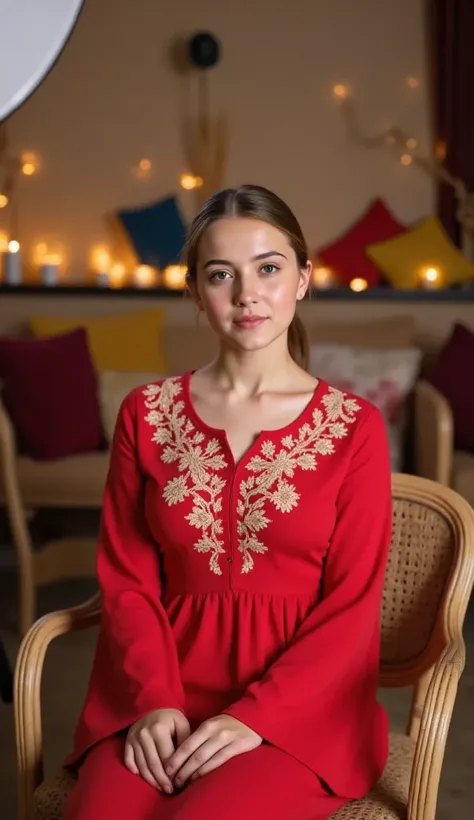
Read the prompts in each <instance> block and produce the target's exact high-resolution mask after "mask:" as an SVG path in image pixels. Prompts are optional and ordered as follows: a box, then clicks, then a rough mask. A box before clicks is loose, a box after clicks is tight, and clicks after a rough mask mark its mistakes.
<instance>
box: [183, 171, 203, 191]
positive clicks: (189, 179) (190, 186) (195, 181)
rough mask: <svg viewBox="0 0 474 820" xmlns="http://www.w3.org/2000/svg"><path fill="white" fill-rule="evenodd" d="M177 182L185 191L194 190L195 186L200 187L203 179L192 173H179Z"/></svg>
mask: <svg viewBox="0 0 474 820" xmlns="http://www.w3.org/2000/svg"><path fill="white" fill-rule="evenodd" d="M179 184H180V185H181V188H184V190H185V191H194V190H195V189H196V188H202V186H203V184H204V180H203V179H202V177H198V176H195V175H194V174H181V176H180V179H179Z"/></svg>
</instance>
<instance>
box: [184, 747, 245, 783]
mask: <svg viewBox="0 0 474 820" xmlns="http://www.w3.org/2000/svg"><path fill="white" fill-rule="evenodd" d="M245 751H246V750H245V749H241V748H239V744H238V743H229V745H228V746H225V747H224V748H223V749H220V750H219V751H218V752H217V753H216V754H215V755H213V756H212V757H210V758H209V760H208V761H207V762H206V763H204V764H203V765H202V766H201V767H200V768H199V769H198V770H197V771H196V772H194V774H193V775H192V777H191V778H190V782H191V783H193V782H194V781H195V780H198V779H199V778H200V777H205V775H206V774H209V773H210V772H213V771H214V769H218V768H219V766H222V764H223V763H227V761H228V760H230V759H231V758H232V757H237V755H241V754H243V753H244V752H245Z"/></svg>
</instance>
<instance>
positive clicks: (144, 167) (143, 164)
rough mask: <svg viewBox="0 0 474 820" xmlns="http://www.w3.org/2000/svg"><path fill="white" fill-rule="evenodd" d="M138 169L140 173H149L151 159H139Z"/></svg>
mask: <svg viewBox="0 0 474 820" xmlns="http://www.w3.org/2000/svg"><path fill="white" fill-rule="evenodd" d="M138 167H139V168H140V171H151V159H141V160H140V162H139V163H138Z"/></svg>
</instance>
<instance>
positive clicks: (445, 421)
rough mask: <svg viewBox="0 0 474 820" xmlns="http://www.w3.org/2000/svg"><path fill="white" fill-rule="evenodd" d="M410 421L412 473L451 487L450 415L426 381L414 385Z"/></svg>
mask: <svg viewBox="0 0 474 820" xmlns="http://www.w3.org/2000/svg"><path fill="white" fill-rule="evenodd" d="M414 422H415V423H414V434H415V472H416V474H417V475H419V476H422V477H423V478H430V479H431V480H432V481H438V482H439V483H440V484H444V485H445V486H446V487H449V486H451V475H452V465H453V450H454V429H453V428H454V424H453V414H452V412H451V408H450V406H449V404H448V402H447V401H446V399H445V398H444V396H442V395H441V393H440V392H439V391H438V390H436V388H435V387H433V385H431V384H429V383H428V382H426V381H419V382H418V383H417V384H416V386H415V419H414Z"/></svg>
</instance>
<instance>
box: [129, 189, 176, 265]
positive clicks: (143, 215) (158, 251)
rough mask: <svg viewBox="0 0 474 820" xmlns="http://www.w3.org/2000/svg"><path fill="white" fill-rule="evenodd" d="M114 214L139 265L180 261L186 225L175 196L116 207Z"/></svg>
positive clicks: (171, 263) (168, 263)
mask: <svg viewBox="0 0 474 820" xmlns="http://www.w3.org/2000/svg"><path fill="white" fill-rule="evenodd" d="M117 216H118V219H119V220H120V222H121V223H122V225H123V227H124V228H125V231H126V233H127V234H128V237H129V239H130V242H131V243H132V245H133V248H134V250H135V253H136V255H137V257H138V260H139V263H140V264H141V265H151V266H152V267H157V268H166V266H167V265H175V264H177V263H179V262H180V261H181V254H182V250H183V246H184V242H185V238H186V225H185V223H184V219H183V217H182V215H181V211H180V209H179V206H178V203H177V200H176V197H174V196H169V197H166V198H165V199H160V200H159V201H158V202H154V203H152V204H151V205H145V206H143V207H141V208H135V209H133V210H132V209H129V210H126V211H119V213H118V214H117Z"/></svg>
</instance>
